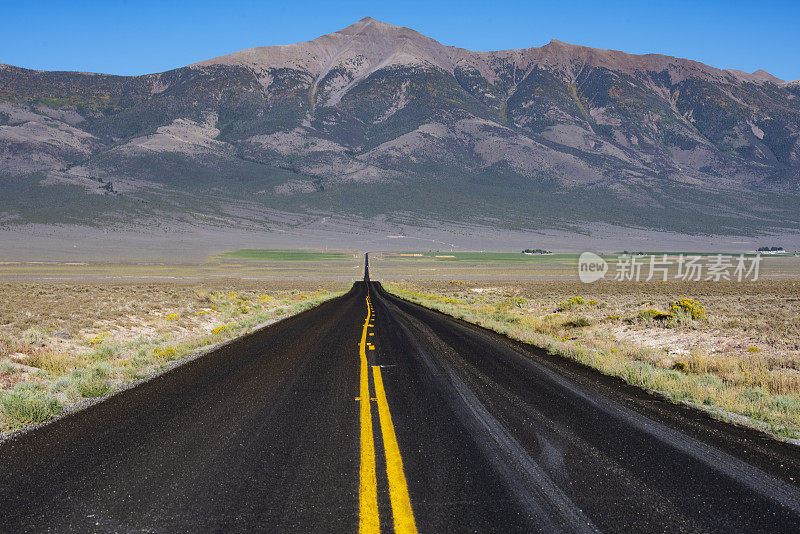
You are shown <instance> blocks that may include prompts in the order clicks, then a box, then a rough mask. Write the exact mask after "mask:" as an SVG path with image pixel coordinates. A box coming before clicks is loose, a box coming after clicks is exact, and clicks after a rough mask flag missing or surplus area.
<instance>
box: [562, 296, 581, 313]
mask: <svg viewBox="0 0 800 534" xmlns="http://www.w3.org/2000/svg"><path fill="white" fill-rule="evenodd" d="M584 304H586V301H585V300H583V297H572V298H571V299H567V300H563V301H561V302H559V303H558V311H567V310H571V309H573V308H576V307H578V306H583V305H584Z"/></svg>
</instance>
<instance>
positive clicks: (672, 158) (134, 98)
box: [0, 18, 800, 233]
mask: <svg viewBox="0 0 800 534" xmlns="http://www.w3.org/2000/svg"><path fill="white" fill-rule="evenodd" d="M1 175H5V178H0V184H3V185H2V187H5V188H6V189H7V190H9V191H11V189H9V188H10V187H11V185H9V184H17V187H16V189H14V191H19V190H21V189H22V188H20V187H18V185H19V183H21V182H24V183H26V184H30V185H29V186H28V187H26V188H24V189H25V190H26V191H28V193H27V194H29V195H33V196H36V191H37V188H36V187H33V184H40V188H41V189H46V188H47V187H54V185H53V184H58V186H60V187H71V188H75V187H80V188H82V189H83V190H84V191H85V192H86V194H84V195H83V196H85V197H86V199H88V200H86V202H87V203H92V202H96V200H97V199H96V197H97V195H91V194H90V193H101V194H102V195H104V196H115V197H125V199H122V198H117V200H116V202H117V203H118V204H119V208H118V209H123V208H122V207H123V206H125V209H131V207H130V206H131V204H132V205H134V206H136V209H137V210H138V212H141V213H142V214H148V215H152V214H153V212H154V209H155V208H154V207H153V206H155V205H161V203H165V204H166V205H170V206H172V208H171V209H170V210H169V212H175V213H183V212H197V211H200V212H202V211H204V210H209V211H214V210H218V211H220V212H225V213H227V215H226V220H227V221H228V222H229V223H230V224H239V222H237V221H241V219H242V218H241V217H240V216H239V215H237V214H236V213H238V212H242V211H243V210H244V211H248V210H250V211H253V213H256V212H258V211H259V210H265V209H280V210H285V211H287V212H294V213H308V212H325V213H337V214H340V215H344V216H346V215H347V214H351V213H356V214H359V215H363V216H367V217H373V216H388V217H401V218H404V219H408V220H415V219H419V217H420V216H424V218H425V219H427V220H430V221H437V220H439V221H450V222H465V221H466V222H470V223H475V224H481V225H489V226H500V227H512V226H513V227H518V228H542V227H565V226H581V225H585V224H586V223H592V222H607V223H612V224H623V225H628V226H642V227H648V228H659V229H667V230H676V231H680V232H692V233H699V232H702V233H729V232H742V233H748V232H750V233H752V232H754V231H761V230H767V229H775V228H797V227H798V226H800V213H798V210H797V209H796V208H795V207H794V206H796V204H795V202H796V196H797V195H800V86H798V85H797V84H796V83H785V82H783V81H781V80H778V79H777V78H775V77H773V76H771V75H769V74H768V73H765V72H763V71H757V72H755V73H753V74H747V73H743V72H739V71H725V70H719V69H715V68H712V67H709V66H706V65H703V64H701V63H697V62H694V61H690V60H685V59H678V58H672V57H668V56H663V55H656V54H648V55H642V56H637V55H631V54H625V53H623V52H617V51H610V50H597V49H592V48H587V47H582V46H576V45H571V44H567V43H562V42H559V41H555V40H554V41H552V42H550V43H549V44H547V45H545V46H543V47H540V48H530V49H525V50H506V51H499V52H472V51H469V50H464V49H460V48H455V47H449V46H444V45H442V44H440V43H438V42H437V41H435V40H433V39H430V38H428V37H425V36H423V35H421V34H419V33H417V32H415V31H413V30H410V29H408V28H400V27H397V26H392V25H389V24H385V23H382V22H379V21H375V20H373V19H370V18H366V19H363V20H361V21H359V22H357V23H355V24H353V25H351V26H349V27H347V28H345V29H344V30H341V31H339V32H336V33H333V34H330V35H325V36H322V37H319V38H318V39H315V40H313V41H309V42H306V43H298V44H294V45H284V46H268V47H259V48H253V49H249V50H244V51H241V52H236V53H233V54H229V55H226V56H222V57H219V58H215V59H210V60H207V61H204V62H201V63H197V64H195V65H190V66H188V67H184V68H181V69H176V70H173V71H169V72H165V73H160V74H151V75H145V76H136V77H125V76H109V75H101V74H84V73H73V72H39V71H30V70H26V69H21V68H17V67H11V66H6V65H3V66H0V176H1ZM74 198H76V199H80V198H81V196H80V195H76V196H75V197H74ZM75 202H76V203H77V204H76V206H75V211H76V213H77V212H79V213H82V214H85V213H86V211H85V206H84V205H83V204H82V202H81V201H80V200H75ZM104 202H105V203H106V204H108V207H106V208H104V211H103V212H102V213H97V212H95V211H92V212H91V213H92V218H95V219H97V218H100V217H102V216H104V214H105V215H107V214H108V213H112V212H114V210H115V208H114V203H115V201H114V200H111V199H107V200H105V201H104ZM245 205H246V206H247V208H246V209H245V208H242V206H245ZM532 206H535V207H536V210H535V213H532V211H534V210H531V207H532ZM764 206H769V208H768V209H767V208H765V207H764ZM3 212H5V215H4V218H5V219H6V220H17V221H24V220H32V217H33V218H35V214H33V213H32V212H31V211H30V210H27V211H26V210H25V209H23V208H16V211H15V210H12V209H9V208H8V207H7V206H4V205H3V204H0V214H1V213H3ZM169 212H168V213H169ZM166 216H173V215H166ZM175 216H178V215H175ZM245 218H246V217H245ZM255 218H256V219H257V217H255Z"/></svg>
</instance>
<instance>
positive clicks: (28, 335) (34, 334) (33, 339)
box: [20, 328, 47, 345]
mask: <svg viewBox="0 0 800 534" xmlns="http://www.w3.org/2000/svg"><path fill="white" fill-rule="evenodd" d="M20 337H22V341H24V342H25V343H27V344H28V345H42V344H44V341H45V339H47V337H46V336H45V335H44V332H42V331H41V330H39V329H38V328H28V329H27V330H25V331H24V332H22V336H20Z"/></svg>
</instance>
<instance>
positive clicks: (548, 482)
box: [0, 269, 800, 533]
mask: <svg viewBox="0 0 800 534" xmlns="http://www.w3.org/2000/svg"><path fill="white" fill-rule="evenodd" d="M798 477H800V448H798V447H796V446H794V445H791V444H787V443H781V442H777V441H774V440H771V439H769V438H767V437H766V436H764V435H761V434H759V433H757V432H755V431H752V430H748V429H745V428H741V427H736V426H733V425H728V424H725V423H721V422H718V421H715V420H712V419H710V418H708V417H707V416H705V415H703V414H702V413H700V412H697V411H695V410H692V409H690V408H687V407H682V406H676V405H673V404H670V403H667V402H665V401H663V400H660V399H659V398H656V397H654V396H652V395H649V394H647V393H645V392H643V391H640V390H638V389H636V388H633V387H630V386H627V385H625V384H624V383H623V382H621V381H620V380H617V379H614V378H611V377H606V376H603V375H601V374H599V373H597V372H595V371H592V370H590V369H587V368H585V367H583V366H581V365H579V364H577V363H574V362H571V361H567V360H565V359H562V358H559V357H556V356H548V355H547V353H546V352H545V351H543V350H540V349H537V348H535V347H530V346H527V345H524V344H521V343H517V342H514V341H511V340H508V339H506V338H504V337H502V336H500V335H498V334H495V333H493V332H489V331H487V330H484V329H481V328H479V327H477V326H473V325H469V324H466V323H463V322H460V321H458V320H455V319H453V318H450V317H447V316H444V315H442V314H440V313H437V312H434V311H431V310H427V309H424V308H421V307H419V306H417V305H414V304H411V303H408V302H405V301H403V300H400V299H398V298H396V297H393V296H391V295H388V294H387V293H386V292H385V291H384V290H383V289H382V287H381V286H380V284H378V283H375V282H371V281H370V280H369V272H368V269H365V280H364V281H363V282H358V283H356V284H355V285H354V286H353V288H352V289H351V291H350V292H349V293H348V294H346V295H344V296H342V297H340V298H337V299H334V300H331V301H329V302H327V303H325V304H322V305H321V306H319V307H317V308H314V309H312V310H309V311H306V312H304V313H302V314H300V315H297V316H294V317H290V318H287V319H285V320H283V321H281V322H279V323H277V324H274V325H272V326H270V327H267V328H265V329H262V330H260V331H258V332H256V333H253V334H251V335H249V336H246V337H243V338H240V339H238V340H235V341H233V342H231V343H229V344H227V345H225V346H223V347H221V348H220V349H218V350H216V351H214V352H212V353H209V354H207V355H205V356H202V357H200V358H197V359H195V360H193V361H191V362H189V363H186V364H184V365H182V366H180V367H177V368H175V369H173V370H171V371H169V372H167V373H165V374H163V375H161V376H160V377H158V378H155V379H153V380H150V381H148V382H145V383H143V384H141V385H139V386H136V387H134V388H131V389H128V390H126V391H123V392H121V393H119V394H117V395H114V396H113V397H111V398H109V399H108V400H106V401H104V402H101V403H98V404H95V405H93V406H91V407H89V408H87V409H85V410H83V411H80V412H77V413H74V414H72V415H69V416H66V417H63V418H61V419H59V420H57V421H55V422H53V423H51V424H48V425H45V426H43V427H41V428H39V429H36V430H34V431H32V432H28V433H24V434H22V435H20V436H18V437H16V438H15V439H11V440H8V441H6V442H4V443H2V444H1V445H0V532H10V533H12V532H13V533H16V532H26V531H52V532H93V531H101V532H131V531H137V532H139V531H145V532H174V531H180V532H220V531H222V532H228V531H237V532H238V531H265V532H301V533H307V532H359V531H360V532H370V533H371V532H391V531H395V532H402V533H406V532H417V531H419V532H448V533H449V532H503V533H509V532H546V533H550V532H592V531H606V532H798V531H800V485H798V480H800V478H798Z"/></svg>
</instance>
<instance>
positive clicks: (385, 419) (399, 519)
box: [372, 365, 417, 534]
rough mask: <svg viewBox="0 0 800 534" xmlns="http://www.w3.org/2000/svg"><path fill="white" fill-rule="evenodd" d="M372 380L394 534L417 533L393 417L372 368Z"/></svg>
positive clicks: (376, 370)
mask: <svg viewBox="0 0 800 534" xmlns="http://www.w3.org/2000/svg"><path fill="white" fill-rule="evenodd" d="M372 376H373V379H374V381H375V396H376V397H377V399H378V415H379V417H380V422H381V434H383V450H384V453H385V454H386V474H387V475H388V477H389V498H390V499H391V502H392V516H393V518H394V531H395V532H396V533H397V534H406V533H416V532H417V524H416V523H415V521H414V511H413V510H412V509H411V498H410V497H409V496H408V485H407V484H406V475H405V473H404V472H403V458H402V457H401V456H400V447H399V446H398V444H397V436H396V435H395V433H394V425H393V424H392V414H391V413H390V412H389V403H388V402H387V400H386V391H384V389H383V378H382V377H381V368H380V367H379V366H377V365H373V366H372Z"/></svg>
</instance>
